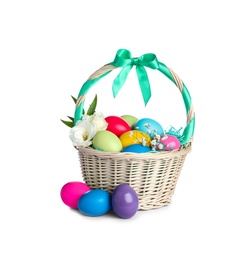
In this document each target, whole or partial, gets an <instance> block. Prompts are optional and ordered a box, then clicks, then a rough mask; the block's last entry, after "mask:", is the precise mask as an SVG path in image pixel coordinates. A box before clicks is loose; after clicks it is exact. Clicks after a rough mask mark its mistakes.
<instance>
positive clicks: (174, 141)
mask: <svg viewBox="0 0 251 260" xmlns="http://www.w3.org/2000/svg"><path fill="white" fill-rule="evenodd" d="M179 148H180V140H179V139H178V138H177V137H176V136H173V135H168V134H166V135H162V136H161V137H160V140H159V143H158V144H157V145H156V150H164V151H171V150H175V149H179Z"/></svg>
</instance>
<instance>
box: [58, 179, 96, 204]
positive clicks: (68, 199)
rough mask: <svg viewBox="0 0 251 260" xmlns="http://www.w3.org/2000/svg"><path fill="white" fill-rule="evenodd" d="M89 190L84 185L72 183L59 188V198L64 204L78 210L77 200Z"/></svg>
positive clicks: (76, 182) (77, 182)
mask: <svg viewBox="0 0 251 260" xmlns="http://www.w3.org/2000/svg"><path fill="white" fill-rule="evenodd" d="M90 190H91V188H90V187H89V186H87V185H86V184H85V183H83V182H79V181H72V182H68V183H66V184H65V185H64V186H63V187H62V188H61V192H60V196H61V199H62V201H63V202H64V204H66V205H67V206H69V207H71V208H73V209H78V200H79V198H80V197H81V196H82V195H83V194H85V193H86V192H88V191H90Z"/></svg>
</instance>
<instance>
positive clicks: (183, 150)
mask: <svg viewBox="0 0 251 260" xmlns="http://www.w3.org/2000/svg"><path fill="white" fill-rule="evenodd" d="M74 147H75V148H76V149H77V150H78V151H79V153H84V154H88V155H92V156H97V157H99V158H102V157H103V158H105V159H107V158H113V159H128V160H130V159H145V160H147V159H161V158H168V157H169V158H173V157H176V156H181V155H186V154H187V153H189V152H190V151H191V148H192V142H189V143H188V144H186V145H184V146H181V147H180V148H179V149H177V150H172V151H158V152H153V151H151V152H146V153H133V152H123V153H121V152H104V151H100V150H95V149H93V148H91V147H76V146H74Z"/></svg>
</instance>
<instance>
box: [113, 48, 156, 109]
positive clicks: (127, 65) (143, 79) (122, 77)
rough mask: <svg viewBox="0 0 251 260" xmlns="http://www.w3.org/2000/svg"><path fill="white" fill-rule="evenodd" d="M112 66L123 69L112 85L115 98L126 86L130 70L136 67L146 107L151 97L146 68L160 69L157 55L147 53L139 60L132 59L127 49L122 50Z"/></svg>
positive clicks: (117, 54) (118, 52)
mask: <svg viewBox="0 0 251 260" xmlns="http://www.w3.org/2000/svg"><path fill="white" fill-rule="evenodd" d="M110 64H111V65H113V66H115V67H122V70H121V71H120V73H119V74H118V76H117V77H116V78H115V80H114V81H113V85H112V92H113V96H114V97H116V96H117V94H118V92H119V91H120V89H121V88H122V86H123V85H124V83H125V81H126V79H127V76H128V74H129V72H130V70H131V69H132V67H133V66H134V65H135V66H136V73H137V76H138V81H139V85H140V89H141V93H142V97H143V100H144V103H145V106H146V105H147V103H148V101H149V99H150V97H151V88H150V83H149V79H148V76H147V73H146V69H145V68H144V67H148V68H151V69H158V68H159V62H158V60H157V57H156V55H155V54H152V53H147V54H144V55H142V56H140V57H138V58H132V55H131V53H130V51H128V50H125V49H120V50H118V51H117V53H116V56H115V59H114V61H113V62H111V63H110Z"/></svg>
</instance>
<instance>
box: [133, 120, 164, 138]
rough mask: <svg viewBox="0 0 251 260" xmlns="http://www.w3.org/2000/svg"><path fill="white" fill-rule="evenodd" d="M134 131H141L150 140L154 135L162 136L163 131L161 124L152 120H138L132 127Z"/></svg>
mask: <svg viewBox="0 0 251 260" xmlns="http://www.w3.org/2000/svg"><path fill="white" fill-rule="evenodd" d="M133 128H134V129H135V130H139V131H142V132H144V133H147V134H148V135H150V137H151V138H154V136H155V135H156V134H159V135H163V134H164V129H163V128H162V126H161V124H160V123H159V122H157V121H156V120H154V119H151V118H141V119H139V120H138V121H137V122H136V123H135V125H134V127H133Z"/></svg>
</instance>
